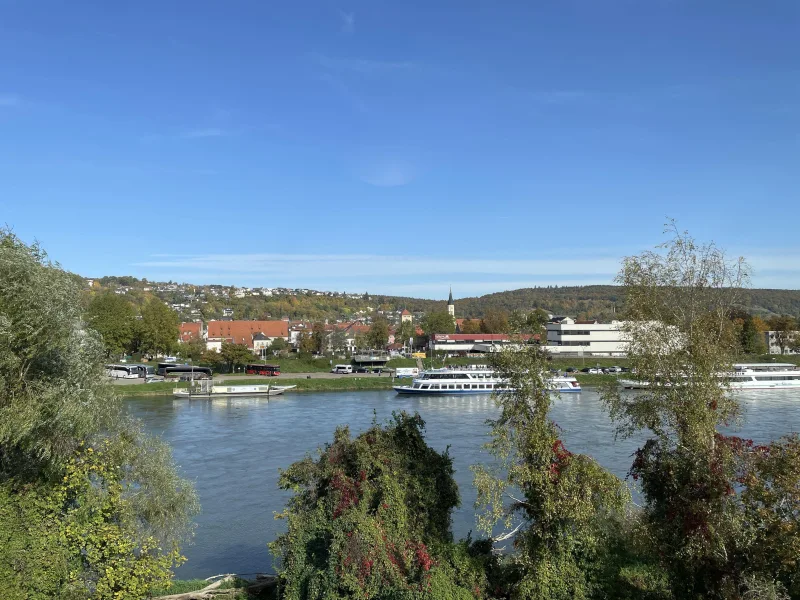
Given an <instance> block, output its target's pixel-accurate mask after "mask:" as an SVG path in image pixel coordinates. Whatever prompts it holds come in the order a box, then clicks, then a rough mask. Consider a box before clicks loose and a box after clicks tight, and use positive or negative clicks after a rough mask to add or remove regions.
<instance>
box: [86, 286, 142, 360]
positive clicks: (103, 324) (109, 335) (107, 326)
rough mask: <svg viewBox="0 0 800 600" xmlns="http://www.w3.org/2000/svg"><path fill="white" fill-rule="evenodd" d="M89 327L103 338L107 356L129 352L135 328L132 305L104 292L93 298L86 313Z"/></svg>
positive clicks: (122, 298)
mask: <svg viewBox="0 0 800 600" xmlns="http://www.w3.org/2000/svg"><path fill="white" fill-rule="evenodd" d="M86 318H87V321H88V322H89V325H90V326H91V328H92V329H94V330H95V331H96V332H97V333H99V334H100V336H101V337H102V338H103V343H104V344H105V346H106V349H107V350H108V354H109V356H119V355H120V354H123V353H124V352H126V351H130V350H131V346H132V343H133V336H134V330H135V326H136V312H135V310H134V307H133V305H132V304H131V303H130V302H128V300H126V299H125V298H124V297H123V296H121V295H118V294H114V293H111V292H105V293H101V294H97V295H96V296H94V297H93V298H92V300H91V302H90V303H89V307H88V309H87V311H86Z"/></svg>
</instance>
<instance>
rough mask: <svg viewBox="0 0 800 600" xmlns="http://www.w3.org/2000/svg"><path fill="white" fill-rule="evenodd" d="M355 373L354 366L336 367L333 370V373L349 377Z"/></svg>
mask: <svg viewBox="0 0 800 600" xmlns="http://www.w3.org/2000/svg"><path fill="white" fill-rule="evenodd" d="M352 372H353V365H336V366H335V367H333V368H332V369H331V373H339V374H341V375H347V374H350V373H352Z"/></svg>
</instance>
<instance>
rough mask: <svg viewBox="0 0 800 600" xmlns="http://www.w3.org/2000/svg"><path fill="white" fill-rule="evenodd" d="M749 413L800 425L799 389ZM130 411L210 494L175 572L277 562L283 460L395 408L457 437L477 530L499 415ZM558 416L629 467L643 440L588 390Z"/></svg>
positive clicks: (431, 439) (771, 397) (483, 411)
mask: <svg viewBox="0 0 800 600" xmlns="http://www.w3.org/2000/svg"><path fill="white" fill-rule="evenodd" d="M739 398H740V400H741V403H742V406H743V412H744V416H745V423H744V425H743V426H742V428H741V433H739V435H743V436H745V437H750V438H753V439H754V440H756V441H757V442H762V443H763V442H768V441H770V440H772V439H775V438H777V437H780V436H781V435H784V434H787V433H792V432H797V431H798V430H800V397H798V393H797V392H796V391H753V392H747V393H740V394H739ZM127 406H128V409H129V411H130V412H131V413H132V414H134V415H135V416H137V417H139V418H140V419H141V420H142V421H143V422H144V424H145V426H146V428H147V429H148V430H149V431H150V432H152V433H154V434H156V435H160V436H162V437H163V439H164V440H165V441H167V442H168V443H169V444H170V445H171V446H172V449H173V454H174V457H175V460H176V462H177V463H178V464H179V465H180V469H181V471H182V473H183V475H184V476H186V477H188V478H189V479H191V480H192V481H194V483H195V486H196V488H197V491H198V494H199V496H200V502H201V504H202V513H201V514H200V515H199V516H198V517H197V519H196V523H197V530H196V535H195V539H194V541H193V543H192V544H191V545H189V546H187V547H186V548H185V549H184V554H185V555H186V557H187V558H188V559H189V560H188V561H187V563H186V564H184V565H183V566H181V567H180V568H178V570H177V573H176V575H177V577H178V578H181V579H188V578H192V577H208V576H210V575H215V574H217V573H242V574H244V573H255V572H272V571H273V568H272V558H271V556H270V553H269V551H268V550H267V547H266V544H267V542H269V541H272V540H273V539H275V537H276V535H277V533H278V532H279V531H281V530H282V527H283V522H282V521H275V519H274V513H275V512H278V511H280V510H281V509H282V508H283V506H284V504H285V502H286V500H287V498H288V493H286V492H283V491H281V490H279V489H278V488H277V479H278V469H279V468H285V467H287V466H289V465H290V464H291V463H292V462H294V461H296V460H298V459H300V458H302V457H303V456H304V455H305V454H306V453H308V452H312V451H314V450H315V449H316V448H317V447H319V446H321V445H323V444H324V443H326V442H328V441H330V440H331V439H332V434H333V431H334V429H335V428H336V426H337V425H340V424H349V425H350V428H351V431H352V432H353V433H358V432H360V431H363V430H364V429H366V428H367V427H369V426H370V424H371V422H372V420H373V418H375V417H377V419H378V421H384V420H385V419H386V418H387V417H389V416H390V415H391V413H392V411H399V410H405V411H408V412H413V411H417V412H419V413H420V414H421V415H422V417H423V419H425V422H426V425H427V428H426V438H427V440H428V443H429V444H430V445H432V446H433V447H434V448H436V449H437V450H444V449H445V448H446V447H447V446H450V453H451V456H452V457H453V459H454V465H455V468H456V474H455V477H456V480H457V482H458V485H459V488H460V490H461V507H460V508H459V509H458V510H457V511H456V513H455V514H454V516H453V531H454V533H455V535H456V537H457V538H458V537H463V536H465V535H466V534H467V533H468V532H469V531H470V530H476V527H475V512H474V509H473V504H474V501H475V491H474V489H473V487H472V474H471V472H470V470H469V467H470V465H472V464H477V463H480V462H483V461H485V460H486V458H487V457H486V453H485V452H484V451H483V450H482V449H481V445H482V444H483V443H484V442H486V441H487V439H488V438H487V432H488V430H487V427H486V425H485V421H486V419H490V418H494V417H495V416H496V415H497V408H496V407H495V405H494V402H493V400H492V399H491V398H490V397H488V396H464V397H415V396H411V397H404V396H397V395H396V394H395V393H394V392H389V391H383V392H330V393H313V394H291V393H287V394H286V395H284V396H282V397H278V398H272V399H270V400H269V401H267V400H266V399H245V398H235V399H227V400H222V399H220V400H212V401H203V400H192V401H187V400H173V398H172V397H171V396H152V397H138V398H130V399H128V400H127ZM552 416H553V419H554V420H555V422H556V423H558V424H559V425H560V426H561V427H562V428H563V429H564V435H563V438H564V441H565V445H566V446H567V448H569V449H570V450H571V451H574V452H583V453H586V454H590V455H592V456H593V457H595V459H597V460H598V461H599V462H600V463H601V464H602V465H603V466H605V467H606V468H608V469H611V470H612V471H613V472H614V473H616V474H617V475H619V476H620V477H625V475H626V473H627V471H628V468H629V466H630V463H631V454H632V452H633V451H634V450H635V449H636V448H637V446H638V444H639V442H640V441H641V440H640V439H629V440H617V441H615V440H614V433H613V427H612V424H611V422H610V421H609V419H608V416H607V415H606V413H605V412H604V410H603V407H602V405H601V403H600V401H599V397H598V394H597V393H596V392H594V391H592V390H584V391H583V392H582V393H581V394H576V395H565V396H563V397H562V398H559V399H557V400H556V401H555V403H554V407H553V411H552Z"/></svg>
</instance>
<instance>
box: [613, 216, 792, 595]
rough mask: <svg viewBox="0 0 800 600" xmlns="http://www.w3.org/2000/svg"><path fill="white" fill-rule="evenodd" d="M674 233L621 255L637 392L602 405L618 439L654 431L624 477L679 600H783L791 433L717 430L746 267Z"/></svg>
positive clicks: (616, 393) (731, 410)
mask: <svg viewBox="0 0 800 600" xmlns="http://www.w3.org/2000/svg"><path fill="white" fill-rule="evenodd" d="M669 231H670V232H671V233H672V238H671V239H670V240H669V241H668V242H667V243H666V244H664V245H662V246H660V247H658V248H657V249H656V250H655V251H649V252H645V253H643V254H641V255H638V256H633V257H629V258H626V259H625V260H624V262H623V266H622V269H621V271H620V274H619V276H618V278H617V281H618V283H620V284H621V285H622V286H624V288H625V294H626V309H625V319H626V320H625V323H624V326H623V330H624V332H625V335H626V338H627V339H628V340H629V349H628V357H629V361H630V366H631V370H632V371H633V372H634V373H635V378H636V380H638V382H639V386H638V387H639V389H638V390H637V391H635V392H630V391H621V390H619V389H618V388H613V387H611V388H608V389H607V390H606V391H605V392H604V394H603V397H604V401H605V402H606V403H607V405H608V407H609V409H610V413H611V416H612V418H613V419H614V420H615V421H616V424H617V428H618V434H619V435H622V436H629V435H632V434H633V433H635V432H647V434H648V435H649V436H650V438H649V439H648V440H647V442H646V443H645V444H644V445H643V446H642V447H641V448H640V449H639V450H638V451H637V452H636V455H635V460H634V463H633V466H632V468H631V475H632V477H633V479H635V480H637V481H639V482H640V484H641V489H642V492H643V495H644V499H645V505H644V512H643V518H644V521H645V523H646V526H647V527H646V529H647V532H648V534H647V536H646V537H647V539H648V540H649V542H650V543H651V548H652V550H653V551H654V553H656V554H657V555H658V556H659V557H660V560H661V563H662V565H663V566H664V568H665V569H666V570H667V572H668V574H669V578H670V584H671V589H672V593H673V594H674V595H675V597H678V598H743V597H750V598H762V597H763V598H768V597H770V598H771V597H780V596H781V595H782V594H783V593H784V592H785V590H786V589H788V588H790V587H792V586H793V585H796V583H797V573H798V571H797V568H798V567H797V558H796V556H795V558H794V559H791V560H789V561H785V562H783V563H781V561H780V560H777V559H776V558H775V556H774V554H772V556H771V557H770V554H771V553H772V551H771V550H770V549H769V548H770V547H774V546H776V545H778V546H784V548H787V547H788V548H795V549H796V548H797V542H798V539H799V538H798V536H799V535H800V528H798V524H799V523H798V514H800V511H798V508H800V504H799V503H798V500H800V492H798V490H800V487H794V488H793V485H796V484H797V482H800V465H798V464H797V462H796V457H797V454H798V453H797V440H796V439H785V440H780V441H778V442H776V443H775V444H774V445H770V446H756V445H754V444H753V442H752V441H750V440H741V439H740V438H736V437H729V436H724V435H721V434H720V429H721V428H723V427H727V426H733V425H735V424H736V423H737V420H738V418H739V415H740V408H739V404H738V402H737V401H736V397H735V395H734V394H733V393H731V390H730V389H729V387H728V385H727V383H726V381H725V378H724V374H725V373H727V372H730V370H731V368H732V361H733V360H734V357H735V356H736V352H737V348H738V340H737V336H736V330H735V328H734V326H733V323H732V321H731V319H730V314H731V313H732V311H733V310H734V308H735V307H736V306H737V305H738V304H739V298H740V293H741V290H742V288H743V287H744V286H745V285H746V284H747V282H748V274H749V271H748V266H747V264H746V262H745V261H744V260H743V259H741V258H739V259H733V260H731V259H729V258H728V257H727V256H726V255H725V253H724V251H722V250H721V249H719V248H718V247H716V246H715V245H714V244H698V243H697V242H696V241H695V240H694V239H692V238H691V237H690V236H689V235H688V234H686V233H681V232H679V231H678V230H676V229H675V228H674V226H671V228H670V230H669ZM767 490H772V491H774V494H773V495H770V494H769V493H767ZM781 506H782V508H781ZM781 556H785V555H784V554H781ZM799 591H800V590H799Z"/></svg>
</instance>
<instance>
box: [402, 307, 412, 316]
mask: <svg viewBox="0 0 800 600" xmlns="http://www.w3.org/2000/svg"><path fill="white" fill-rule="evenodd" d="M410 314H411V313H410V312H408V311H407V310H406V309H405V308H404V309H403V312H401V313H400V316H401V317H402V316H404V315H410Z"/></svg>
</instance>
